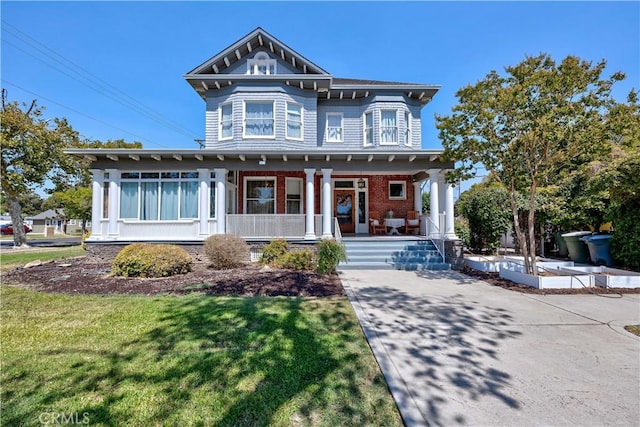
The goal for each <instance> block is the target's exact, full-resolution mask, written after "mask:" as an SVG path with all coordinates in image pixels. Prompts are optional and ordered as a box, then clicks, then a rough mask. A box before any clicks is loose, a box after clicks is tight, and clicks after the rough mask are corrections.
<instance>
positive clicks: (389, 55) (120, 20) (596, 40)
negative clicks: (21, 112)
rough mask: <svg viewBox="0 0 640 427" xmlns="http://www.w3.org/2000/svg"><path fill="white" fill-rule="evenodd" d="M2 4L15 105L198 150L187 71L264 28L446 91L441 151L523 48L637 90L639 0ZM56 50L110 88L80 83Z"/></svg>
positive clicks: (88, 133)
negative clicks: (476, 96)
mask: <svg viewBox="0 0 640 427" xmlns="http://www.w3.org/2000/svg"><path fill="white" fill-rule="evenodd" d="M0 8H1V12H2V56H1V59H2V65H1V75H2V87H3V88H6V89H7V90H8V91H9V94H8V95H9V99H10V100H19V101H25V102H29V101H30V100H31V99H34V98H35V99H38V101H39V104H40V105H44V106H46V107H47V110H46V112H45V115H46V116H47V117H60V116H64V117H67V119H68V120H69V122H70V123H71V125H72V126H73V127H74V129H76V130H77V131H79V132H80V133H81V135H83V136H85V137H87V138H91V139H100V140H106V139H119V138H124V139H126V140H129V141H132V140H139V141H141V142H143V144H144V146H145V147H146V148H197V145H196V144H195V143H194V138H204V107H205V106H204V101H202V99H201V98H200V97H199V96H198V95H197V94H196V93H195V91H194V90H193V89H191V87H190V86H189V85H188V84H187V83H186V82H185V81H184V79H183V77H182V76H183V74H184V73H186V72H188V71H189V70H191V69H192V68H194V67H195V66H197V65H199V64H201V63H202V62H204V61H205V60H207V59H208V58H210V57H211V56H213V55H215V54H216V53H218V52H219V51H220V50H222V49H224V48H226V47H227V46H228V45H230V44H231V43H233V42H235V41H236V40H238V39H239V38H241V37H243V36H244V35H245V34H247V33H248V32H250V31H251V30H253V29H254V28H256V27H258V26H260V27H262V28H264V29H265V30H266V31H268V32H269V33H271V34H272V35H274V36H275V37H276V38H278V39H280V40H281V41H283V42H284V43H286V44H288V45H289V46H290V47H291V48H292V49H294V50H296V51H298V52H299V53H300V54H302V55H303V56H305V57H307V58H308V59H309V60H311V61H313V62H315V63H316V64H318V65H319V66H321V67H322V68H324V69H325V70H327V71H329V72H330V73H332V74H333V75H334V76H337V77H352V78H363V79H374V80H391V81H403V82H413V83H427V84H438V85H442V89H441V90H440V92H439V93H438V94H437V95H436V96H435V97H434V99H433V101H432V102H431V103H430V104H428V105H427V106H426V107H425V108H424V109H423V115H422V117H423V148H440V147H441V144H440V142H439V141H438V135H437V130H436V129H435V124H434V118H433V117H434V114H435V113H438V114H448V113H449V112H450V111H451V108H452V106H453V105H455V104H456V98H455V96H454V94H455V92H456V91H457V90H458V89H459V88H461V87H462V86H464V85H466V84H469V83H474V82H476V81H477V80H479V79H481V78H483V77H484V76H485V75H486V74H487V73H488V72H489V71H490V70H493V69H495V70H498V71H502V70H503V67H504V66H507V65H515V64H517V63H518V62H520V61H522V60H523V59H524V58H525V55H537V54H539V53H541V52H546V53H549V54H551V55H552V56H553V57H554V58H555V59H556V60H557V61H560V60H561V59H562V58H564V57H565V56H566V55H569V54H571V55H578V56H580V57H581V58H583V59H588V60H592V61H594V62H595V61H599V60H601V59H606V60H607V63H608V67H607V70H606V71H607V74H610V73H612V72H614V71H617V70H620V71H623V72H625V73H626V74H627V79H626V80H625V81H624V82H622V83H620V84H618V86H617V88H616V89H615V91H614V94H615V95H616V97H617V98H619V99H620V100H623V99H624V98H625V96H626V93H628V92H629V90H630V89H631V88H633V87H635V88H636V89H640V3H639V2H618V3H614V2H566V3H565V2H352V3H342V2H135V3H132V2H10V1H2V3H1V6H0ZM45 46H46V47H45ZM47 48H48V49H47ZM49 49H51V50H52V51H53V52H52V51H51V50H49ZM57 55H62V57H63V58H64V59H62V58H60V57H58V56H57ZM53 58H57V59H59V60H61V61H62V62H65V59H66V60H70V61H72V62H73V63H75V64H77V65H79V66H81V67H82V69H84V71H88V72H89V73H91V74H92V75H93V76H95V77H98V78H99V79H101V80H102V82H100V83H95V82H94V83H89V82H88V81H86V80H84V81H85V82H86V83H87V85H83V84H81V83H80V81H83V80H82V78H81V77H79V76H78V75H77V74H76V73H75V72H74V71H72V70H70V69H68V68H64V67H62V66H61V65H60V64H59V63H57V62H56V61H54V59H53ZM51 65H54V66H55V67H56V68H57V69H56V68H53V67H52V66H51ZM72 68H73V67H72ZM58 69H60V70H63V71H64V73H66V74H64V73H62V72H60V71H59V70H58ZM76 70H77V68H76ZM84 71H81V73H83V74H84ZM71 76H73V78H72V77H71ZM105 84H108V85H110V86H112V87H115V88H118V89H119V90H120V91H121V93H120V92H118V94H119V96H120V97H121V98H120V100H121V101H122V102H123V103H127V102H132V100H135V101H137V102H140V103H142V104H144V105H145V106H146V107H149V108H150V110H147V112H151V114H153V115H157V116H156V120H152V119H150V118H149V117H147V116H145V115H141V114H139V113H138V112H136V111H134V110H132V109H130V108H127V107H126V106H125V105H123V103H118V102H116V101H114V100H113V99H111V98H110V97H107V96H105V95H104V93H106V92H107V90H108V91H109V92H111V93H113V91H112V90H109V88H108V86H105ZM101 85H102V89H100V87H101ZM91 88H94V89H98V91H96V90H93V89H91ZM105 89H107V90H105ZM129 97H130V98H129ZM63 106H64V107H63ZM80 113H82V114H80ZM87 116H91V117H92V118H95V119H99V120H100V121H96V120H93V119H90V118H88V117H87ZM167 120H169V121H171V122H174V124H172V125H169V124H167ZM105 123H106V124H109V125H111V126H108V125H106V124H105Z"/></svg>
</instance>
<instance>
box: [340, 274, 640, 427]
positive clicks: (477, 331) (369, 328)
mask: <svg viewBox="0 0 640 427" xmlns="http://www.w3.org/2000/svg"><path fill="white" fill-rule="evenodd" d="M340 277H341V279H342V282H343V284H344V286H345V289H346V291H347V294H348V296H349V299H350V300H351V303H352V305H353V307H354V309H355V311H356V313H357V315H358V318H359V319H360V323H361V325H362V327H363V329H364V331H365V334H366V336H367V339H368V340H369V344H370V345H371V348H372V350H373V352H374V354H375V356H376V359H377V360H378V363H379V364H380V367H381V369H382V372H383V374H384V376H385V378H386V379H387V383H388V384H389V388H390V389H391V392H392V394H393V396H394V398H395V399H396V402H397V403H398V407H399V408H400V412H401V414H402V417H403V419H404V421H405V423H406V424H407V425H408V426H414V425H444V426H452V425H479V426H531V425H553V426H563V425H567V426H568V425H571V426H576V425H580V426H604V425H621V426H639V425H640V338H639V337H636V336H634V335H632V334H630V333H628V332H626V331H624V330H623V329H622V326H624V325H627V324H640V295H639V294H633V295H624V296H622V297H621V296H619V295H603V296H597V295H546V296H545V295H531V294H521V293H517V292H512V291H506V290H503V289H501V288H498V287H494V286H490V285H488V284H486V283H484V282H481V281H478V280H475V279H471V278H469V277H468V276H464V275H461V274H458V273H456V272H407V271H396V270H377V271H359V270H350V271H343V272H341V273H340Z"/></svg>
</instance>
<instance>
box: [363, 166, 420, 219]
mask: <svg viewBox="0 0 640 427" xmlns="http://www.w3.org/2000/svg"><path fill="white" fill-rule="evenodd" d="M368 178H369V211H378V212H380V214H381V215H382V216H384V215H385V214H386V213H387V212H388V211H389V210H393V213H394V216H397V217H405V216H406V214H407V211H411V210H413V191H414V188H413V184H412V181H411V176H408V175H373V176H369V177H368ZM389 181H404V182H405V183H406V184H405V185H406V193H407V197H406V198H405V199H404V200H389Z"/></svg>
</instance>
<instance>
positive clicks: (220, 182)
mask: <svg viewBox="0 0 640 427" xmlns="http://www.w3.org/2000/svg"><path fill="white" fill-rule="evenodd" d="M213 171H214V172H215V173H216V234H225V232H226V229H227V172H229V171H228V170H226V169H214V170H213Z"/></svg>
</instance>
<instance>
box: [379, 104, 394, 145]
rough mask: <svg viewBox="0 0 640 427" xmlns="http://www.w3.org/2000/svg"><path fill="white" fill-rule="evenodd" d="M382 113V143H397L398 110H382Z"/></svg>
mask: <svg viewBox="0 0 640 427" xmlns="http://www.w3.org/2000/svg"><path fill="white" fill-rule="evenodd" d="M380 114H381V117H380V118H381V120H380V122H381V125H380V144H397V143H398V120H397V117H396V116H397V114H396V110H382V111H381V112H380Z"/></svg>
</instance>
